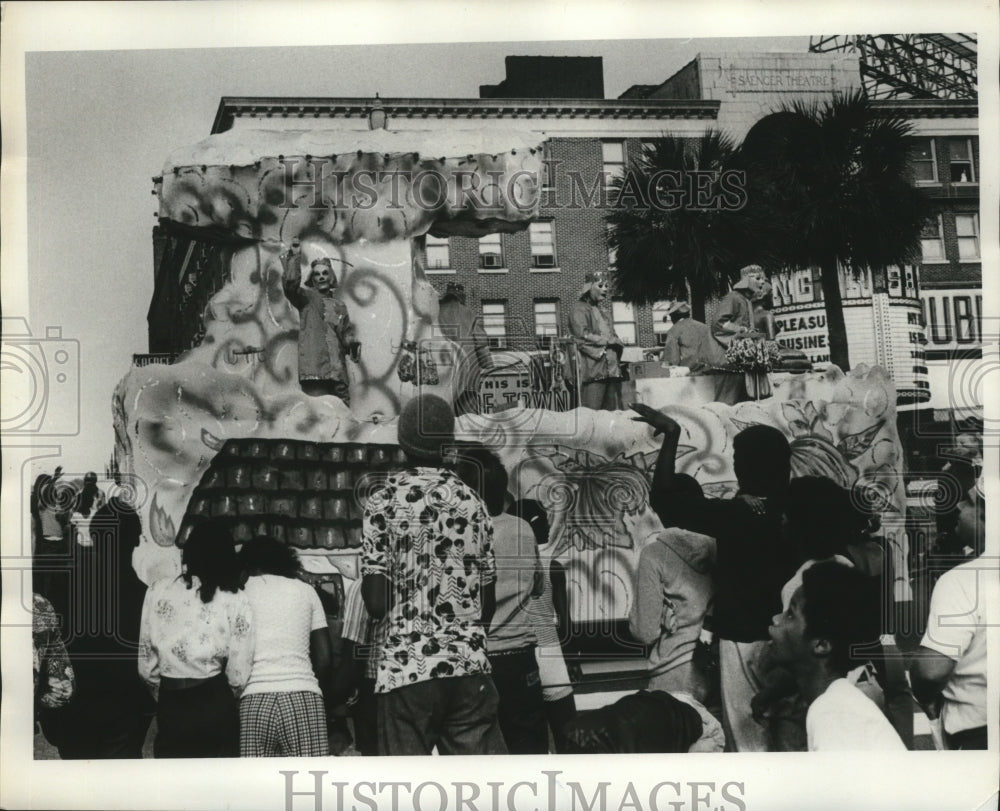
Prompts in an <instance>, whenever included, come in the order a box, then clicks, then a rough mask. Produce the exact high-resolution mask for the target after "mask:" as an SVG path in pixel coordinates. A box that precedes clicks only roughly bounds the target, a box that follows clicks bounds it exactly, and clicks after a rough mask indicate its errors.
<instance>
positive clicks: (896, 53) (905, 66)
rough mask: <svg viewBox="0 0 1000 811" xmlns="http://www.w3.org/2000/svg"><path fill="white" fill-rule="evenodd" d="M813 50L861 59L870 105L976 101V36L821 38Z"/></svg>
mask: <svg viewBox="0 0 1000 811" xmlns="http://www.w3.org/2000/svg"><path fill="white" fill-rule="evenodd" d="M809 50H810V51H811V52H812V53H831V52H841V53H851V54H857V55H858V61H859V63H860V66H861V80H862V82H863V84H864V88H865V91H866V92H867V94H868V97H869V98H870V99H895V98H910V99H975V98H976V97H977V73H976V61H977V56H978V50H977V44H976V37H975V35H973V34H880V35H875V36H872V35H860V36H858V35H853V34H833V35H820V36H813V37H810V38H809Z"/></svg>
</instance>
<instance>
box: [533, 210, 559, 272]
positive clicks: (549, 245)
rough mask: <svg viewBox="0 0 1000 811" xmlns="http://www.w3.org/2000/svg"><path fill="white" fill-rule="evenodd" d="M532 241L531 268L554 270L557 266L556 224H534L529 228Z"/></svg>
mask: <svg viewBox="0 0 1000 811" xmlns="http://www.w3.org/2000/svg"><path fill="white" fill-rule="evenodd" d="M528 238H529V240H530V241H531V266H532V267H533V268H554V267H555V266H556V239H555V224H554V223H553V222H551V221H549V222H533V223H531V225H529V226H528Z"/></svg>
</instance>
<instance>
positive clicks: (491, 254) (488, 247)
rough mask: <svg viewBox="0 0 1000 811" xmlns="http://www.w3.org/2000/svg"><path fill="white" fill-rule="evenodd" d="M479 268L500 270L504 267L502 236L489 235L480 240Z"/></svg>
mask: <svg viewBox="0 0 1000 811" xmlns="http://www.w3.org/2000/svg"><path fill="white" fill-rule="evenodd" d="M479 267H480V268H482V269H483V270H498V269H500V268H502V267H503V243H502V242H501V241H500V234H487V235H486V236H484V237H480V238H479Z"/></svg>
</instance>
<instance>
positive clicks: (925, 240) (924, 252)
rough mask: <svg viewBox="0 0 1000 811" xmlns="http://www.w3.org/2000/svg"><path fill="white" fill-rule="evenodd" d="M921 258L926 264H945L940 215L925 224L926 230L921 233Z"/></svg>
mask: <svg viewBox="0 0 1000 811" xmlns="http://www.w3.org/2000/svg"><path fill="white" fill-rule="evenodd" d="M920 258H921V259H922V260H923V261H924V262H943V261H944V259H945V255H944V235H943V234H942V233H941V215H940V214H938V215H937V216H935V217H932V218H931V219H929V220H928V221H927V222H926V223H925V224H924V230H923V231H922V232H921V233H920Z"/></svg>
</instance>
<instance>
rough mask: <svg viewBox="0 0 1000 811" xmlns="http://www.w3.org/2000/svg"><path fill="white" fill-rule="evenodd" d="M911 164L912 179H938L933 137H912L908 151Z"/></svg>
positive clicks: (923, 181) (933, 181)
mask: <svg viewBox="0 0 1000 811" xmlns="http://www.w3.org/2000/svg"><path fill="white" fill-rule="evenodd" d="M910 163H911V164H912V165H913V179H914V180H916V181H917V182H918V183H936V182H937V179H938V172H937V159H936V156H935V150H934V139H933V138H914V139H913V148H912V149H911V151H910Z"/></svg>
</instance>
